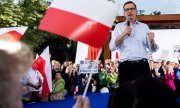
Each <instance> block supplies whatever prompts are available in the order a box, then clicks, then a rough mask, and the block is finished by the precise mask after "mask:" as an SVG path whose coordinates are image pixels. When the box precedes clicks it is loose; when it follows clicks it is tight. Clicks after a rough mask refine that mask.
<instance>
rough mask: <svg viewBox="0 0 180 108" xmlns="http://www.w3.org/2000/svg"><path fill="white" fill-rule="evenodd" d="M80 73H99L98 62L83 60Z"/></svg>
mask: <svg viewBox="0 0 180 108" xmlns="http://www.w3.org/2000/svg"><path fill="white" fill-rule="evenodd" d="M79 71H80V73H98V61H97V60H81V61H80V65H79Z"/></svg>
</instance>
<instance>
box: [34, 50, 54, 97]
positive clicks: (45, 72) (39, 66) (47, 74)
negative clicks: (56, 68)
mask: <svg viewBox="0 0 180 108" xmlns="http://www.w3.org/2000/svg"><path fill="white" fill-rule="evenodd" d="M33 67H34V68H35V69H36V70H38V71H39V72H40V73H41V74H42V76H43V85H42V97H47V96H48V94H49V93H50V92H52V73H51V64H50V56H49V47H47V48H46V49H45V50H44V51H43V52H42V53H41V55H40V56H39V57H38V58H37V59H36V60H35V62H34V63H33Z"/></svg>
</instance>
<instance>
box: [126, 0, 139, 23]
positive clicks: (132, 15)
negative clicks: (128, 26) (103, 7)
mask: <svg viewBox="0 0 180 108" xmlns="http://www.w3.org/2000/svg"><path fill="white" fill-rule="evenodd" d="M123 9H124V16H125V17H126V18H127V17H128V18H129V19H130V20H132V21H135V20H136V15H137V7H136V4H135V3H134V2H132V1H128V2H126V3H124V5H123Z"/></svg>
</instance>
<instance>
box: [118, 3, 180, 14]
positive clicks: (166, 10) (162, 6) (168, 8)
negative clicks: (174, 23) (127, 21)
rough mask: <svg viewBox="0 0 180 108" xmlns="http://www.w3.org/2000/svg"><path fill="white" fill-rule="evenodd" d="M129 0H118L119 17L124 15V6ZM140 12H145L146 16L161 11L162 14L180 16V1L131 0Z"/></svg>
mask: <svg viewBox="0 0 180 108" xmlns="http://www.w3.org/2000/svg"><path fill="white" fill-rule="evenodd" d="M126 1H129V0H116V3H118V4H119V6H120V7H119V13H118V15H123V4H124V3H125V2H126ZM131 1H133V2H134V3H136V5H137V9H138V10H145V13H144V14H146V15H147V14H150V13H151V12H153V11H160V12H161V14H180V0H131Z"/></svg>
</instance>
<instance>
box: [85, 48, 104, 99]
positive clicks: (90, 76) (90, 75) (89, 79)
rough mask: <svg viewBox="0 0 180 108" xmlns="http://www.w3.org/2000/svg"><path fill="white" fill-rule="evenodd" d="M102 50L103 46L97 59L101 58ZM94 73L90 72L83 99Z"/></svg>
mask: <svg viewBox="0 0 180 108" xmlns="http://www.w3.org/2000/svg"><path fill="white" fill-rule="evenodd" d="M101 52H102V48H101V49H100V50H99V52H98V55H97V57H96V60H99V57H100V54H101ZM92 74H93V73H92V72H91V73H90V74H89V77H88V82H87V84H86V87H85V90H84V92H83V96H82V98H83V100H84V98H85V96H86V93H87V89H88V87H89V83H90V81H91V78H92Z"/></svg>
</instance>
